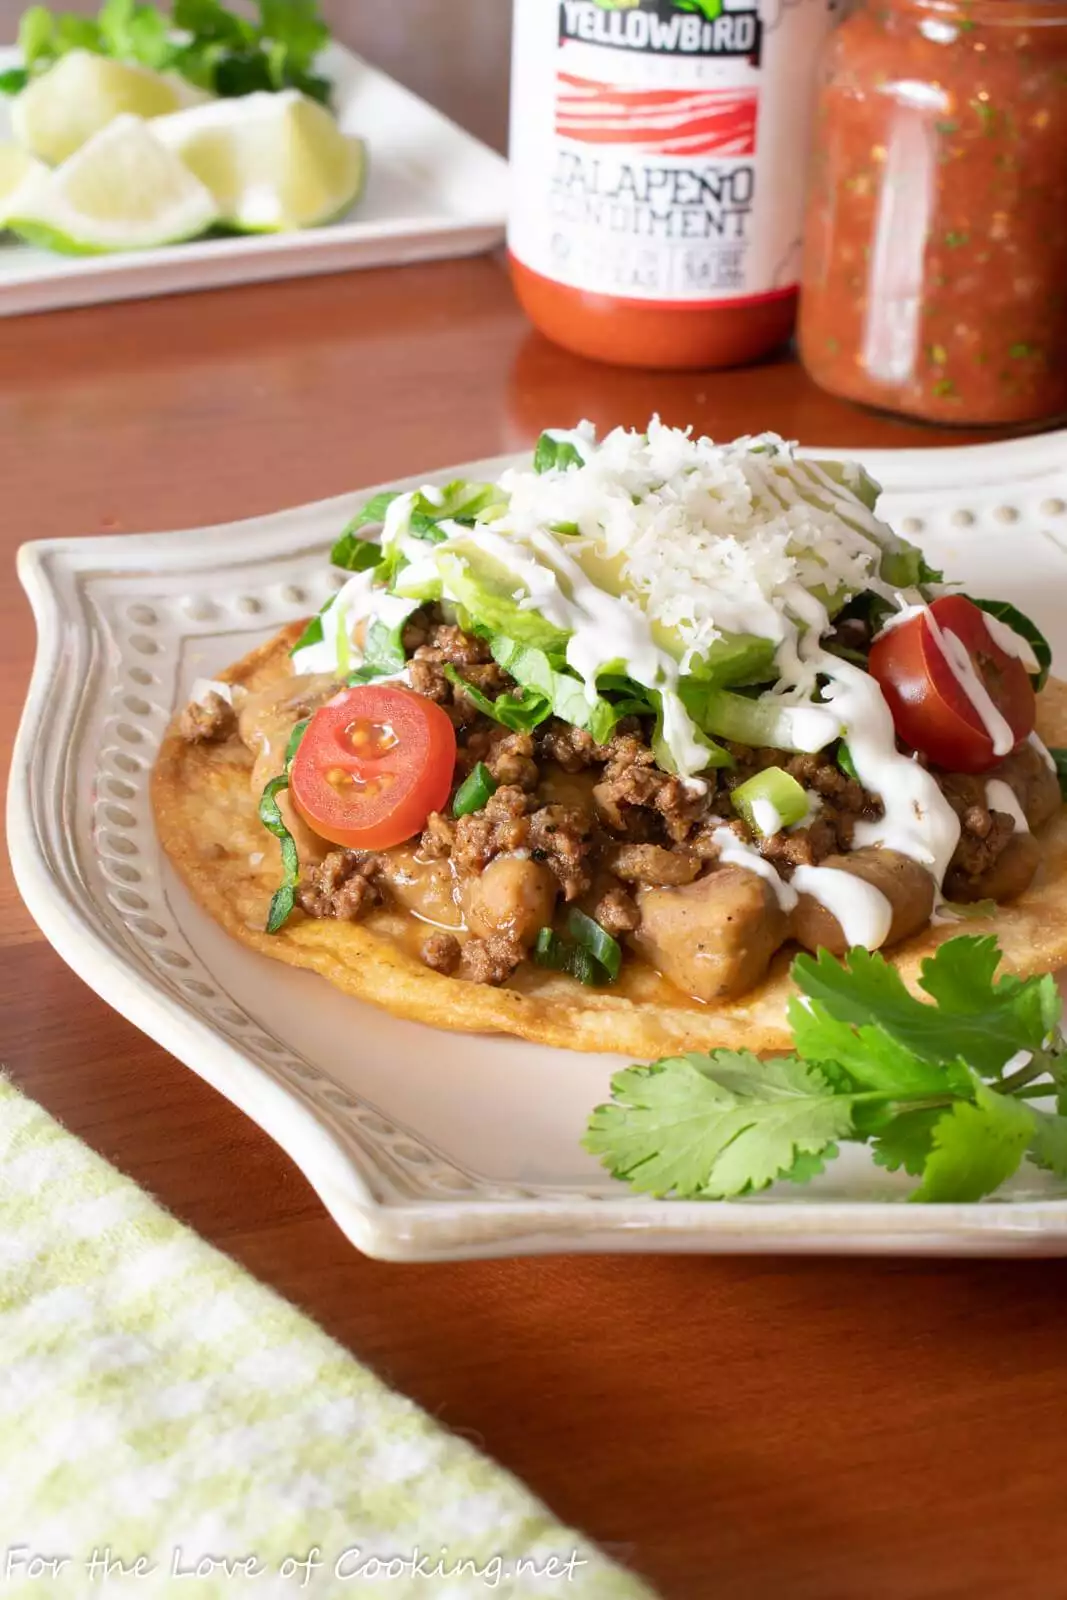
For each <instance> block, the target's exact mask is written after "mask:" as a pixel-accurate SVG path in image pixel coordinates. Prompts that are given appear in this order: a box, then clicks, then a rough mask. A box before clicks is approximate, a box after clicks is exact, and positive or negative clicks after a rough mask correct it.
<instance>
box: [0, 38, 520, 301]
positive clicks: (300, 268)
mask: <svg viewBox="0 0 1067 1600" xmlns="http://www.w3.org/2000/svg"><path fill="white" fill-rule="evenodd" d="M19 60H20V57H19V53H18V51H17V50H14V49H11V48H0V69H3V68H7V67H13V66H18V64H19ZM321 66H322V71H323V72H324V73H325V74H326V75H327V77H329V78H330V79H332V81H333V83H334V86H335V94H334V99H335V109H336V112H337V118H338V121H339V122H340V124H341V126H342V128H343V129H344V130H345V132H346V133H355V134H359V135H360V137H362V138H364V139H366V141H367V148H368V153H369V154H368V165H367V187H366V191H365V193H364V195H363V197H362V199H361V200H360V202H359V204H358V205H357V206H356V207H355V209H354V211H353V212H352V214H351V216H350V217H342V218H341V219H340V220H339V221H338V222H334V223H331V224H330V225H329V226H328V227H324V228H308V229H306V230H304V231H303V232H299V233H274V234H250V235H246V236H245V237H233V238H220V239H200V240H196V241H194V242H193V243H191V244H182V245H169V246H167V247H166V248H165V249H160V250H137V251H127V252H126V253H125V254H122V255H103V256H64V255H57V254H56V253H55V252H54V251H50V250H38V249H35V248H31V246H30V245H27V244H22V243H21V242H20V241H18V240H16V239H13V238H12V237H11V236H10V235H8V236H4V237H3V240H2V242H0V316H11V315H14V314H15V313H17V312H22V311H51V310H54V309H55V308H56V307H57V306H82V305H92V304H96V303H97V302H99V301H102V300H129V299H138V298H141V297H143V296H145V295H156V294H174V293H176V292H178V291H185V290H191V289H213V288H218V287H219V286H221V285H224V284H233V283H260V282H262V281H263V280H264V279H267V278H300V277H306V276H307V275H308V274H311V273H317V272H343V271H347V270H349V269H351V268H356V267H386V266H394V265H397V264H400V263H404V262H409V261H429V260H434V259H437V258H439V257H441V256H464V255H475V254H477V252H479V251H481V250H491V249H493V248H494V246H496V245H498V244H499V243H500V242H501V240H502V239H503V237H504V219H505V215H506V212H507V162H506V161H505V160H504V159H503V157H502V156H499V155H497V154H496V152H495V151H493V150H490V149H489V147H488V146H487V145H484V144H482V143H481V142H480V141H479V140H477V139H475V138H472V136H471V135H470V134H469V133H466V132H465V131H464V129H462V128H459V127H457V126H456V124H455V123H454V122H450V121H449V119H448V118H447V117H444V116H442V115H441V113H440V112H439V111H436V110H435V109H434V108H433V106H430V105H427V103H426V101H425V100H420V99H419V97H418V96H417V95H414V94H412V93H411V92H410V91H409V90H407V89H405V88H403V87H402V86H401V85H400V84H399V83H396V82H394V80H393V79H392V78H388V77H386V75H385V73H384V72H378V71H376V70H375V68H374V67H372V66H369V65H368V63H367V62H365V61H362V60H360V58H359V56H356V55H353V53H352V52H351V50H346V49H345V48H344V46H343V45H338V44H332V45H330V46H329V48H328V49H327V50H326V51H325V52H324V53H323V57H322V63H321ZM10 137H11V126H10V114H9V110H8V102H7V101H6V100H5V99H4V97H3V96H2V95H0V140H3V139H9V138H10Z"/></svg>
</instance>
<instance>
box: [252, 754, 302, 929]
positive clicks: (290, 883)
mask: <svg viewBox="0 0 1067 1600" xmlns="http://www.w3.org/2000/svg"><path fill="white" fill-rule="evenodd" d="M288 787H289V774H288V773H287V772H282V773H280V774H279V776H278V777H277V778H272V779H271V780H270V782H269V783H268V784H267V787H266V788H265V789H264V791H263V794H262V795H261V797H260V801H259V820H260V822H262V824H263V826H264V827H265V828H269V829H270V831H271V833H273V835H274V837H275V838H276V839H277V840H278V841H279V842H280V844H281V847H282V883H281V888H280V889H276V890H275V892H274V894H273V896H272V897H271V902H270V910H269V911H268V913H267V932H268V933H277V932H278V930H279V928H281V927H282V925H283V924H284V923H285V922H287V921H288V919H289V916H290V914H291V912H292V910H293V907H294V906H295V905H296V886H297V884H298V883H299V882H300V857H299V856H298V854H297V849H296V840H295V839H294V838H293V836H292V834H291V833H290V832H289V829H288V828H287V827H286V826H285V823H284V821H283V819H282V814H281V812H280V811H279V809H278V798H277V797H278V795H279V794H281V792H282V790H283V789H288Z"/></svg>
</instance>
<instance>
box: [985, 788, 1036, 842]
mask: <svg viewBox="0 0 1067 1600" xmlns="http://www.w3.org/2000/svg"><path fill="white" fill-rule="evenodd" d="M985 798H986V805H987V806H988V807H989V809H990V811H1003V812H1004V814H1005V816H1008V817H1010V818H1011V819H1012V821H1013V822H1014V824H1015V831H1016V833H1029V832H1030V824H1029V823H1028V822H1027V820H1026V812H1025V811H1024V810H1023V808H1022V806H1021V805H1020V804H1019V796H1018V795H1017V794H1016V793H1015V790H1014V789H1013V788H1012V786H1011V784H1010V783H1005V782H1004V779H1003V778H990V779H989V781H988V783H987V784H986V786H985Z"/></svg>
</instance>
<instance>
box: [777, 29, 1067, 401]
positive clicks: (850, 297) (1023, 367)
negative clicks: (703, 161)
mask: <svg viewBox="0 0 1067 1600" xmlns="http://www.w3.org/2000/svg"><path fill="white" fill-rule="evenodd" d="M823 65H824V71H823V76H822V82H821V88H820V95H819V101H818V106H817V111H816V131H815V150H814V157H813V165H812V172H811V178H810V188H809V196H808V212H807V228H806V235H805V248H804V265H803V271H802V280H801V283H802V289H801V308H800V321H799V342H800V353H801V358H802V360H803V362H804V365H805V366H806V367H807V369H808V371H809V372H810V373H811V375H812V377H813V378H814V379H815V380H816V382H817V383H819V384H821V385H822V387H823V388H825V389H829V390H830V391H831V392H832V393H834V394H839V395H844V396H846V397H847V398H848V399H851V400H859V401H863V402H865V403H866V404H868V405H873V406H879V407H882V408H883V409H885V410H890V411H899V412H904V413H905V414H907V415H909V416H914V417H921V418H924V419H926V420H928V421H931V422H940V423H959V424H965V423H966V424H989V425H994V424H995V425H1000V426H1004V425H1010V424H1021V423H1032V422H1037V421H1040V420H1044V419H1048V418H1052V417H1056V416H1059V415H1060V414H1062V413H1064V412H1067V0H973V3H968V0H864V3H863V4H861V6H860V9H859V10H857V11H855V12H853V13H852V15H851V16H849V17H848V18H846V20H845V21H844V22H843V23H842V24H841V26H840V27H839V28H838V29H837V31H836V32H835V33H834V34H833V36H832V37H831V39H830V41H829V42H828V45H827V49H826V53H825V56H824V63H823Z"/></svg>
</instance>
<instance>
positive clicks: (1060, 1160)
mask: <svg viewBox="0 0 1067 1600" xmlns="http://www.w3.org/2000/svg"><path fill="white" fill-rule="evenodd" d="M1030 1110H1031V1114H1032V1116H1033V1118H1034V1136H1033V1138H1032V1139H1031V1141H1030V1148H1029V1150H1028V1151H1027V1154H1028V1155H1029V1157H1030V1160H1031V1161H1032V1162H1033V1163H1034V1165H1035V1166H1036V1167H1041V1168H1043V1169H1044V1171H1046V1172H1054V1173H1055V1174H1056V1176H1057V1178H1067V1117H1064V1116H1054V1115H1053V1114H1052V1113H1051V1112H1048V1111H1037V1110H1035V1109H1034V1107H1033V1106H1031V1108H1030Z"/></svg>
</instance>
